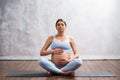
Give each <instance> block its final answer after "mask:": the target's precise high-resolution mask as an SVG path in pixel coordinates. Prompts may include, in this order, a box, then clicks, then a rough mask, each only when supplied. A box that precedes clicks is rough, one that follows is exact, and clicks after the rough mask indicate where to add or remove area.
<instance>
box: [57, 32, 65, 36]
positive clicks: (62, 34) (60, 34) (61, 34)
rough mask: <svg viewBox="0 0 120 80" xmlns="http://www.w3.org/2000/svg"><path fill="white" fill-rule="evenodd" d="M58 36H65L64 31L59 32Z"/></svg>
mask: <svg viewBox="0 0 120 80" xmlns="http://www.w3.org/2000/svg"><path fill="white" fill-rule="evenodd" d="M57 36H61V37H63V36H65V34H64V33H58V34H57Z"/></svg>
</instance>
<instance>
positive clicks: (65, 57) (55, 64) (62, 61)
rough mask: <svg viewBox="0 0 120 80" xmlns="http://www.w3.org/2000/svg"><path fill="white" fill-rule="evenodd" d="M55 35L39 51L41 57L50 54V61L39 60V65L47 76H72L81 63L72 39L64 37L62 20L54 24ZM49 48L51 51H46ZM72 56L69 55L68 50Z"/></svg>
mask: <svg viewBox="0 0 120 80" xmlns="http://www.w3.org/2000/svg"><path fill="white" fill-rule="evenodd" d="M55 26H56V30H57V34H56V35H53V36H50V37H48V39H47V40H46V42H45V44H44V46H43V47H42V49H41V51H40V55H41V56H45V55H49V54H51V60H48V59H45V58H40V59H39V64H40V66H41V67H42V68H44V69H45V70H47V71H48V75H52V74H60V75H71V76H74V71H75V70H76V69H78V68H79V67H80V66H81V64H82V61H81V59H80V58H79V54H78V51H77V49H76V46H75V42H74V40H73V39H72V37H70V36H67V35H65V33H64V32H65V29H66V27H67V24H66V22H65V21H63V20H62V19H58V20H57V22H56V25H55ZM49 46H51V49H50V50H48V48H49ZM71 49H72V51H73V54H74V55H73V56H71V55H70V50H71Z"/></svg>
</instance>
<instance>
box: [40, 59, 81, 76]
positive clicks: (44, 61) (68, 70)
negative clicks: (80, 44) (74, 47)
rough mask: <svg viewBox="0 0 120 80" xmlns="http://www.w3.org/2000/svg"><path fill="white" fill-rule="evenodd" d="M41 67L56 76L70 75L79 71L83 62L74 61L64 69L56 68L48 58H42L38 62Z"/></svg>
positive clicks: (79, 60)
mask: <svg viewBox="0 0 120 80" xmlns="http://www.w3.org/2000/svg"><path fill="white" fill-rule="evenodd" d="M38 62H39V65H40V66H41V67H42V68H44V69H45V70H47V71H48V72H53V73H56V74H69V73H72V72H73V71H75V70H76V69H78V68H79V67H80V66H81V64H82V60H81V59H80V58H77V59H74V60H72V61H70V62H69V63H68V64H67V65H65V66H63V67H59V66H56V65H55V64H54V63H53V62H52V61H50V60H48V59H46V58H40V59H39V60H38Z"/></svg>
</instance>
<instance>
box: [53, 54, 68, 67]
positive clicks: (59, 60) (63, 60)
mask: <svg viewBox="0 0 120 80" xmlns="http://www.w3.org/2000/svg"><path fill="white" fill-rule="evenodd" d="M69 60H70V54H69V53H68V52H63V53H59V54H53V55H52V61H53V62H54V63H55V64H56V65H57V66H64V65H66V64H67V63H68V62H69Z"/></svg>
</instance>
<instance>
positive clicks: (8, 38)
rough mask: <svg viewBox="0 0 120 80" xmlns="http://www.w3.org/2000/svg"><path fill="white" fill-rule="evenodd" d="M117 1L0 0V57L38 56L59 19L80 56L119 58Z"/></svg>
mask: <svg viewBox="0 0 120 80" xmlns="http://www.w3.org/2000/svg"><path fill="white" fill-rule="evenodd" d="M119 4H120V1H119V0H0V56H1V57H6V56H7V57H9V56H12V57H16V58H20V57H24V58H26V57H30V58H33V57H35V58H38V57H39V50H40V48H41V47H42V45H43V44H44V42H45V40H46V38H47V37H48V36H50V35H54V34H55V33H56V30H55V22H56V20H57V19H58V18H63V19H64V20H65V21H66V22H67V24H68V26H67V30H66V34H68V35H72V36H73V38H74V40H75V42H76V45H77V48H78V50H79V53H80V55H81V57H82V58H92V59H96V58H102V59H107V58H117V59H119V58H120V52H119V50H120V31H119V30H120V23H119V22H120V15H119V14H120V5H119Z"/></svg>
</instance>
